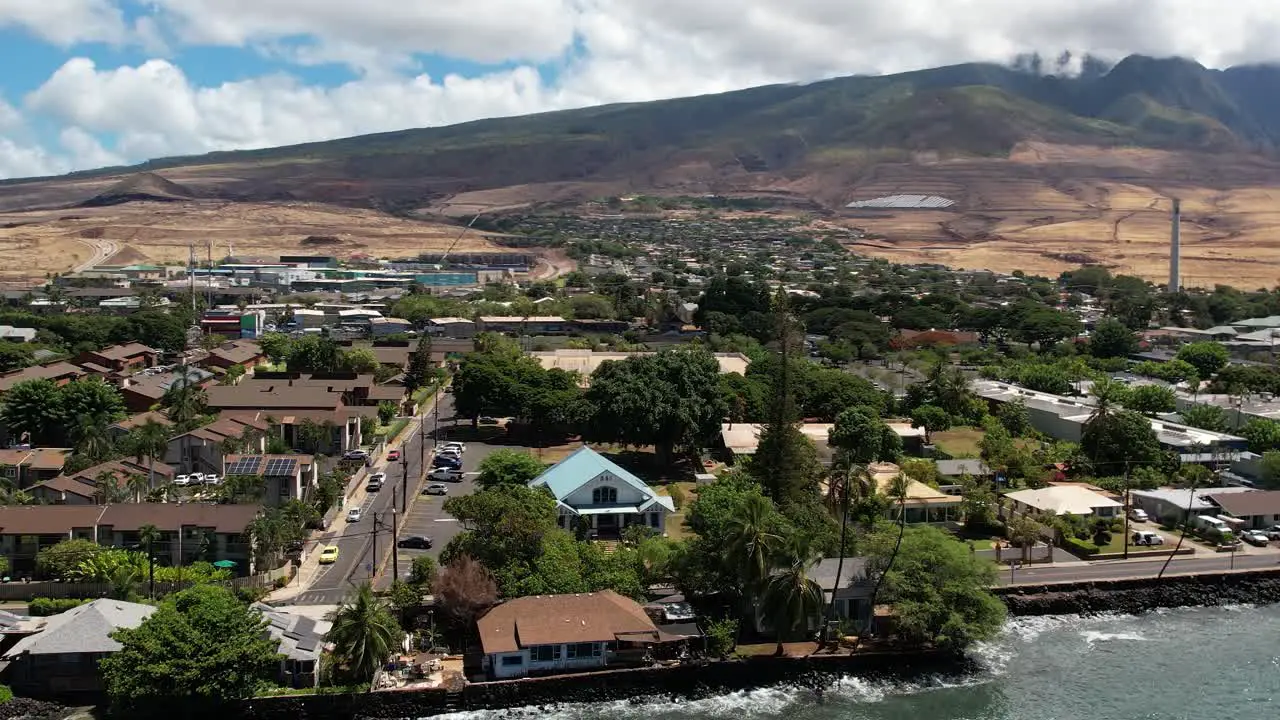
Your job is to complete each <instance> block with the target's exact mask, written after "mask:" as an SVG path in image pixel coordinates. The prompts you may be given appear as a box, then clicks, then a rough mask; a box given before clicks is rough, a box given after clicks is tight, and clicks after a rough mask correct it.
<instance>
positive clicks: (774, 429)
mask: <svg viewBox="0 0 1280 720" xmlns="http://www.w3.org/2000/svg"><path fill="white" fill-rule="evenodd" d="M773 319H774V325H775V331H774V332H775V335H774V337H775V338H776V340H777V343H778V349H779V355H780V357H779V360H780V362H781V364H780V367H779V369H778V372H777V373H775V374H774V376H773V382H772V384H771V386H770V388H769V398H768V405H767V408H766V412H767V417H766V422H765V424H764V427H763V428H761V430H760V442H759V444H758V445H757V447H756V452H755V455H754V456H753V457H752V459H751V465H750V472H751V474H752V476H753V477H755V478H756V480H757V481H758V482H759V483H760V485H761V486H762V487H763V488H764V491H765V493H767V494H768V495H769V497H771V498H773V500H774V502H776V503H778V505H780V506H785V505H789V504H791V503H794V502H802V501H804V500H806V499H809V498H811V497H813V495H814V493H815V492H816V489H817V469H818V462H817V450H816V449H815V448H814V446H813V443H812V442H811V441H810V440H809V438H807V437H805V435H804V433H803V432H801V431H800V411H799V410H798V409H797V407H796V401H795V391H794V388H793V385H792V384H793V382H794V380H793V370H794V368H793V367H792V363H793V362H794V357H793V356H794V354H795V348H796V346H797V345H799V343H800V337H801V336H800V327H799V324H798V323H797V322H796V320H795V318H793V317H792V316H791V312H790V307H789V303H788V301H787V292H786V289H784V288H778V292H777V294H776V295H775V296H774V300H773Z"/></svg>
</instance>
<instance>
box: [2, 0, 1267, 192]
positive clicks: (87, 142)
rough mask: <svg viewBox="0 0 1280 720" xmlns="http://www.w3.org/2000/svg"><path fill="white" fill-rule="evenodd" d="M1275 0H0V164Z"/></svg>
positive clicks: (1151, 44)
mask: <svg viewBox="0 0 1280 720" xmlns="http://www.w3.org/2000/svg"><path fill="white" fill-rule="evenodd" d="M1278 36H1280V3H1276V2H1275V0H0V178H10V177H29V176H38V175H50V174H60V173H64V172H68V171H71V170H78V169H89V168H94V167H101V166H104V165H116V164H122V163H135V162H141V161H143V160H146V159H149V158H155V157H165V156H172V155H186V154H198V153H204V152H209V151H213V150H231V149H246V148H261V147H273V146H278V145H287V144H292V143H300V142H311V141H316V140H326V139H331V138H337V137H347V136H351V135H360V134H364V133H371V132H383V131H389V130H401V129H405V128H414V127H428V126H434V125H445V124H451V123H456V122H462V121H466V120H473V119H477V118H484V117H497V116H505V115H518V114H524V113H531V112H539V111H544V110H555V109H562V108H570V107H582V106H586V105H597V104H603V103H610V102H622V101H643V100H653V99H658V98H665V97H677V96H683V95H694V94H702V93H709V92H721V91H725V90H732V89H738V88H744V87H751V86H754V85H762V84H768V83H776V82H808V81H813V80H818V79H822V78H827V77H833V76H839V75H852V74H880V73H891V72H899V71H904V70H911V69H917V68H923V67H934V66H938V65H946V64H950V63H958V62H969V61H994V62H1008V61H1010V60H1011V59H1012V58H1014V57H1015V56H1017V55H1018V54H1020V53H1027V52H1041V53H1043V54H1045V55H1046V56H1050V57H1056V56H1057V55H1059V54H1060V53H1061V52H1062V51H1064V50H1070V51H1073V52H1075V53H1076V54H1077V55H1079V54H1083V53H1086V52H1088V53H1093V54H1095V55H1100V56H1102V57H1107V58H1111V59H1119V58H1120V57H1123V56H1124V55H1127V54H1130V53H1135V52H1136V53H1144V54H1149V55H1157V56H1170V55H1179V56H1183V57H1192V58H1195V59H1197V60H1199V61H1200V62H1201V63H1203V64H1205V65H1206V66H1210V67H1228V66H1231V65H1237V64H1242V63H1249V62H1265V61H1272V60H1277V59H1280V58H1278V57H1277V56H1280V45H1277V44H1276V43H1275V42H1274V39H1275V38H1276V37H1278Z"/></svg>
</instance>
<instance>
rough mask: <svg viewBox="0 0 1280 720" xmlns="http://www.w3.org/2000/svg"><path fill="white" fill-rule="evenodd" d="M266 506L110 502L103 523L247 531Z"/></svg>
mask: <svg viewBox="0 0 1280 720" xmlns="http://www.w3.org/2000/svg"><path fill="white" fill-rule="evenodd" d="M261 510H262V506H260V505H210V504H205V503H191V504H187V505H177V504H174V503H122V504H119V505H107V506H106V509H105V510H104V511H103V513H102V517H101V519H100V520H99V521H98V524H99V525H110V526H111V527H112V529H114V530H123V531H125V532H130V531H134V530H137V529H139V528H141V527H142V526H143V525H148V524H150V525H155V526H156V527H157V528H159V529H160V530H169V531H173V530H177V529H178V526H179V525H182V526H183V527H190V526H194V527H206V528H213V530H214V532H219V533H239V532H243V531H244V529H245V528H246V527H248V526H249V523H250V522H252V520H253V519H254V518H255V517H257V515H258V513H259V512H260V511H261Z"/></svg>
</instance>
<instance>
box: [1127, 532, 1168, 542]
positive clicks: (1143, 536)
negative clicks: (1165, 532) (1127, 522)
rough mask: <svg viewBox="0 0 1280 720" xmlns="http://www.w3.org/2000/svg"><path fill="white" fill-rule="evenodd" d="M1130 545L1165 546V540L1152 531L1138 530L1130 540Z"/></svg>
mask: <svg viewBox="0 0 1280 720" xmlns="http://www.w3.org/2000/svg"><path fill="white" fill-rule="evenodd" d="M1129 544H1130V545H1163V544H1164V538H1163V537H1161V536H1159V535H1157V534H1155V533H1153V532H1151V531H1150V530H1138V531H1135V532H1134V533H1133V537H1131V538H1130V539H1129Z"/></svg>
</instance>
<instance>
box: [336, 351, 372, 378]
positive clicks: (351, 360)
mask: <svg viewBox="0 0 1280 720" xmlns="http://www.w3.org/2000/svg"><path fill="white" fill-rule="evenodd" d="M380 365H381V363H379V362H378V356H377V355H374V354H373V351H372V350H370V349H368V348H350V349H348V350H342V351H339V353H338V367H339V368H340V369H342V370H344V371H346V372H353V373H372V372H376V371H377V370H378V367H379V366H380Z"/></svg>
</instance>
